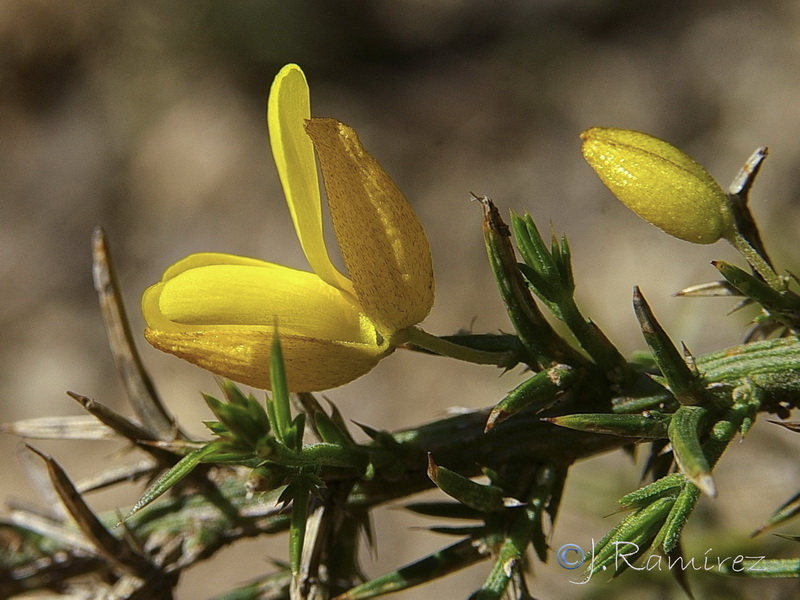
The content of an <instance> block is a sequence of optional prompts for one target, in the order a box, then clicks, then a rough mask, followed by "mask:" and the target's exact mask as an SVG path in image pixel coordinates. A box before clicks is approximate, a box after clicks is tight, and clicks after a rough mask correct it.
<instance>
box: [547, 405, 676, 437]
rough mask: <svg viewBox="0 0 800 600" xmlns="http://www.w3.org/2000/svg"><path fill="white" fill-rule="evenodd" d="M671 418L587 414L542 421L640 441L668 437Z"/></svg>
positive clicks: (658, 415)
mask: <svg viewBox="0 0 800 600" xmlns="http://www.w3.org/2000/svg"><path fill="white" fill-rule="evenodd" d="M671 417H672V415H669V414H664V413H660V412H657V411H649V412H647V413H646V414H643V415H615V414H608V413H594V414H593V413H586V414H572V415H563V416H560V417H548V418H545V419H542V420H544V421H547V422H549V423H553V424H554V425H558V426H560V427H568V428H569V429H576V430H578V431H587V432H591V433H605V434H610V435H619V436H624V437H633V438H639V439H660V438H665V437H667V428H668V426H669V422H670V419H671Z"/></svg>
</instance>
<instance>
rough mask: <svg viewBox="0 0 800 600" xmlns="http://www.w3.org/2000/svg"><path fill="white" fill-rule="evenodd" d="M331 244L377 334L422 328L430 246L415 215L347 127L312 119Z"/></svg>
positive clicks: (428, 302) (429, 297)
mask: <svg viewBox="0 0 800 600" xmlns="http://www.w3.org/2000/svg"><path fill="white" fill-rule="evenodd" d="M306 131H308V135H309V136H310V137H311V139H312V141H313V143H314V148H315V149H316V151H317V156H318V157H319V161H320V165H321V166H322V176H323V178H324V180H325V191H326V194H327V197H328V206H329V207H330V212H331V219H332V221H333V227H334V231H335V232H336V239H337V240H338V242H339V246H340V248H341V250H342V256H343V257H344V261H345V263H346V264H347V270H348V273H349V274H350V278H351V280H352V282H353V287H354V288H355V290H356V294H357V295H358V300H359V302H360V303H361V306H362V308H363V311H364V312H365V313H366V314H367V316H368V317H369V318H370V320H372V321H373V322H374V323H375V326H376V327H377V328H378V330H379V331H381V333H383V334H384V335H386V336H389V337H390V336H391V335H392V334H393V333H395V332H397V331H399V330H401V329H405V328H406V327H409V326H411V325H415V324H417V323H419V322H420V321H422V320H423V319H424V318H425V317H426V316H428V313H429V312H430V310H431V307H432V306H433V287H434V281H433V266H432V261H431V251H430V245H429V244H428V239H427V238H426V237H425V231H424V230H423V229H422V225H421V224H420V222H419V219H417V216H416V214H414V211H413V210H412V208H411V206H410V205H409V204H408V202H407V201H406V199H405V197H404V196H403V194H402V193H401V192H400V190H399V189H398V188H397V186H396V185H395V184H394V182H393V181H392V180H391V178H390V177H389V175H387V173H386V172H385V171H384V170H383V168H382V167H381V166H380V164H378V162H377V161H376V160H375V159H374V158H373V157H372V156H371V155H370V154H369V153H368V152H367V151H366V150H365V149H364V147H363V146H362V145H361V142H360V141H359V139H358V136H357V135H356V132H355V131H353V129H351V128H350V127H348V126H347V125H344V124H342V123H340V122H338V121H336V120H334V119H311V120H310V121H308V124H307V125H306Z"/></svg>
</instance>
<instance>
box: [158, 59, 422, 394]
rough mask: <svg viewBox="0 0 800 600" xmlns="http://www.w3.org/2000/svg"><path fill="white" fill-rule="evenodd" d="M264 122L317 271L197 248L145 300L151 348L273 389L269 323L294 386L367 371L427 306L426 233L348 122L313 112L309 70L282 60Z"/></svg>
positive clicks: (312, 386)
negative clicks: (329, 245) (339, 263)
mask: <svg viewBox="0 0 800 600" xmlns="http://www.w3.org/2000/svg"><path fill="white" fill-rule="evenodd" d="M267 122H268V126H269V134H270V145H271V146H272V152H273V156H274V158H275V164H276V166H277V169H278V175H279V177H280V180H281V183H282V185H283V190H284V194H285V196H286V202H287V204H288V206H289V211H290V213H291V215H292V220H293V221H294V226H295V230H296V232H297V237H298V239H299V240H300V244H301V246H302V248H303V252H304V253H305V255H306V258H307V259H308V262H309V265H310V266H311V269H312V270H313V272H306V271H299V270H296V269H291V268H288V267H284V266H281V265H276V264H273V263H269V262H265V261H261V260H257V259H253V258H244V257H240V256H232V255H228V254H216V253H201V254H193V255H191V256H188V257H186V258H184V259H183V260H181V261H179V262H177V263H175V264H174V265H172V266H171V267H170V268H169V269H167V271H166V272H165V273H164V275H163V277H162V279H161V281H160V282H159V283H157V284H155V285H154V286H152V287H150V288H148V289H147V290H146V291H145V293H144V296H143V298H142V312H143V314H144V318H145V322H146V324H147V329H146V330H145V337H146V339H147V341H148V342H150V344H152V345H153V346H154V347H156V348H158V349H159V350H162V351H164V352H168V353H171V354H174V355H176V356H178V357H180V358H183V359H185V360H187V361H189V362H191V363H194V364H196V365H199V366H200V367H203V368H205V369H207V370H209V371H212V372H213V373H216V374H218V375H222V376H224V377H227V378H230V379H233V380H235V381H238V382H241V383H245V384H248V385H252V386H254V387H258V388H264V389H269V387H270V374H269V364H270V355H271V349H272V341H273V338H274V336H275V335H276V326H277V328H278V329H279V330H280V338H281V345H282V348H283V358H284V363H285V367H286V375H287V381H288V385H289V389H290V390H291V391H296V392H299V391H315V390H323V389H328V388H333V387H336V386H339V385H343V384H345V383H347V382H349V381H352V380H354V379H356V378H357V377H360V376H361V375H363V374H365V373H366V372H368V371H369V370H371V369H372V368H373V367H374V366H375V365H376V364H377V363H378V362H379V361H380V360H381V359H382V358H384V357H385V356H387V355H388V354H390V353H391V352H392V351H393V350H394V347H395V346H396V345H398V344H401V343H403V342H405V341H406V339H407V337H408V335H407V334H406V331H407V330H410V329H411V328H413V326H414V325H416V324H417V323H419V322H420V321H422V320H423V319H424V318H425V317H426V316H427V315H428V313H429V312H430V309H431V307H432V305H433V295H434V294H433V290H434V280H433V268H432V261H431V252H430V246H429V244H428V240H427V238H426V236H425V232H424V230H423V229H422V226H421V224H420V222H419V220H418V219H417V217H416V215H415V214H414V212H413V210H412V209H411V206H410V205H409V204H408V202H407V201H406V199H405V198H404V197H403V195H402V193H401V192H400V191H399V190H398V188H397V187H396V186H395V184H394V183H393V182H392V180H391V179H390V178H389V176H388V175H387V174H386V172H385V171H384V170H383V169H382V168H381V166H380V165H379V164H378V162H377V161H376V160H375V159H374V158H373V157H372V156H371V155H370V154H369V153H368V152H367V151H366V150H365V149H364V148H363V146H362V145H361V142H360V141H359V139H358V136H357V135H356V133H355V131H353V130H352V129H351V128H350V127H348V126H347V125H344V124H342V123H339V122H338V121H335V120H333V119H312V118H311V111H310V101H309V91H308V84H307V83H306V78H305V75H304V74H303V72H302V71H301V70H300V68H299V67H298V66H296V65H291V64H290V65H287V66H285V67H284V68H283V69H282V70H281V71H280V73H278V75H277V77H276V78H275V81H274V83H273V84H272V88H271V90H270V95H269V101H268V108H267ZM315 149H316V154H317V156H318V158H319V162H320V166H321V170H322V175H323V180H324V183H325V190H326V195H327V198H328V206H329V209H330V214H331V220H332V222H333V227H334V232H335V234H336V239H337V241H338V243H339V247H340V248H341V252H342V257H343V259H344V262H345V265H346V266H347V270H348V273H349V276H350V277H349V278H348V277H345V276H344V275H343V274H342V273H340V272H339V271H338V270H337V269H336V267H335V266H334V265H333V263H332V262H331V260H330V257H329V255H328V251H327V249H326V246H325V241H324V238H323V232H322V207H321V197H320V189H319V180H318V176H317V166H316V161H315V158H314V154H315V152H314V151H315Z"/></svg>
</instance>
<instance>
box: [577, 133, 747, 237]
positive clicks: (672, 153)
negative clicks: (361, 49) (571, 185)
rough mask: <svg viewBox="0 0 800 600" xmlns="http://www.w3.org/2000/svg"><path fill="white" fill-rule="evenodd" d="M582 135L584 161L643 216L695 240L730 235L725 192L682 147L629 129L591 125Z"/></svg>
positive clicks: (617, 194)
mask: <svg viewBox="0 0 800 600" xmlns="http://www.w3.org/2000/svg"><path fill="white" fill-rule="evenodd" d="M581 139H582V140H583V148H582V149H583V156H584V158H585V159H586V162H588V163H589V165H590V166H591V167H592V168H593V169H594V170H595V171H596V172H597V174H598V175H599V176H600V179H601V180H602V181H603V183H604V184H605V185H606V187H607V188H608V189H609V190H611V193H613V194H614V195H615V196H616V197H617V198H619V199H620V201H622V203H623V204H624V205H625V206H627V207H628V208H629V209H631V210H632V211H633V212H635V213H636V214H637V215H639V216H640V217H642V218H643V219H644V220H645V221H648V222H650V223H652V224H653V225H655V226H656V227H658V228H660V229H661V230H663V231H665V232H666V233H668V234H670V235H672V236H674V237H676V238H679V239H682V240H686V241H689V242H695V243H698V244H711V243H713V242H716V241H717V240H718V239H720V238H721V237H730V236H731V235H732V231H733V216H732V215H731V212H730V209H729V208H728V204H727V201H726V197H725V192H724V191H722V188H721V187H720V186H719V184H718V183H717V182H716V181H715V180H714V178H713V177H711V175H709V174H708V171H706V170H705V169H704V168H703V167H702V166H701V165H700V164H698V163H697V162H695V161H694V160H693V159H692V158H691V157H690V156H689V155H688V154H686V153H685V152H682V151H681V150H678V149H677V148H675V147H674V146H672V145H671V144H668V143H667V142H665V141H663V140H660V139H658V138H655V137H653V136H651V135H648V134H646V133H641V132H638V131H630V130H627V129H614V128H605V127H592V128H591V129H588V130H586V131H584V132H583V133H582V134H581Z"/></svg>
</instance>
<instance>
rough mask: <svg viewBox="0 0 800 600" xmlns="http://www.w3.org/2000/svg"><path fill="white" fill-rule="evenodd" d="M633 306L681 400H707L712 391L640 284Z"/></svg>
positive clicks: (643, 331)
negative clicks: (692, 367)
mask: <svg viewBox="0 0 800 600" xmlns="http://www.w3.org/2000/svg"><path fill="white" fill-rule="evenodd" d="M633 309H634V312H635V313H636V318H637V319H638V320H639V325H640V327H641V329H642V336H643V337H644V341H645V342H647V345H648V346H649V348H650V351H651V352H652V353H653V358H654V359H655V361H656V364H657V365H658V368H659V369H660V370H661V374H662V375H663V376H664V378H665V379H666V380H667V383H668V384H669V388H670V391H671V392H672V393H673V395H674V396H675V398H676V399H677V400H678V402H680V403H681V404H685V405H699V404H706V403H707V402H708V395H707V392H706V390H705V387H704V386H703V383H702V381H701V380H700V377H698V375H697V373H696V372H694V371H693V370H692V369H691V368H690V367H689V366H688V365H687V364H686V361H685V359H684V357H683V356H682V355H681V353H680V352H678V349H677V348H676V347H675V346H674V345H673V343H672V340H670V339H669V336H668V335H667V332H666V331H664V328H663V327H661V324H660V323H659V322H658V320H656V317H655V315H654V314H653V311H652V310H651V309H650V305H649V304H648V303H647V300H645V298H644V296H643V295H642V293H641V292H640V291H639V288H638V287H635V288H634V290H633Z"/></svg>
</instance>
